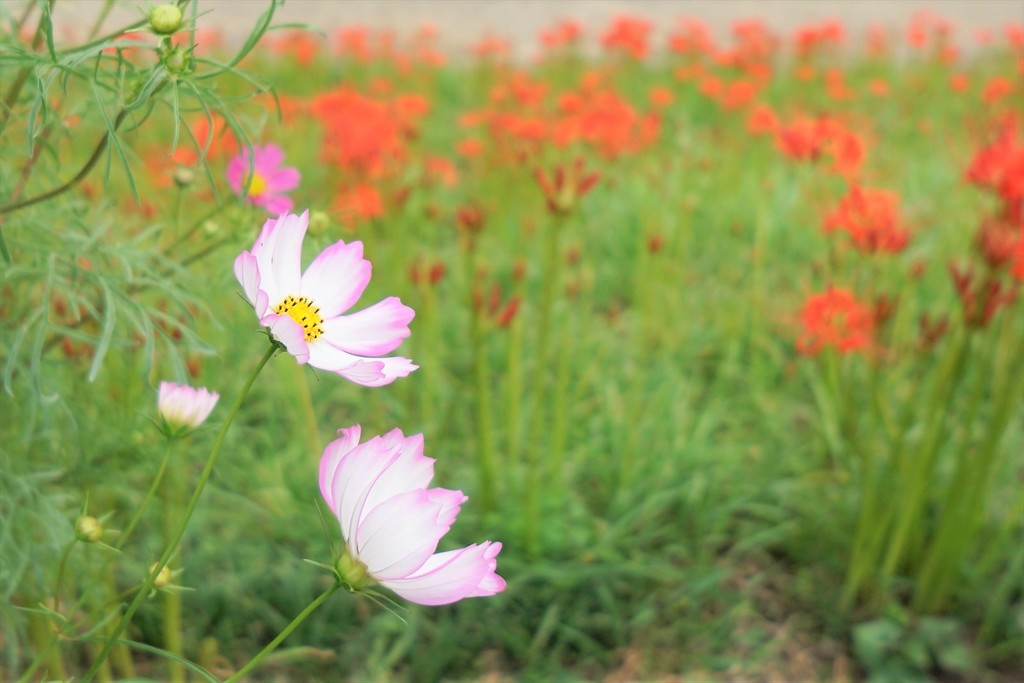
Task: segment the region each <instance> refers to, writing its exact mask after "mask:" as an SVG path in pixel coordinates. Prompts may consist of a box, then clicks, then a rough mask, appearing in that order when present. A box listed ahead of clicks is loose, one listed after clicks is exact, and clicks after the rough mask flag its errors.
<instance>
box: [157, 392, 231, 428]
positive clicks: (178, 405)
mask: <svg viewBox="0 0 1024 683" xmlns="http://www.w3.org/2000/svg"><path fill="white" fill-rule="evenodd" d="M219 398H220V395H219V394H217V392H211V391H207V390H206V389H205V388H200V389H195V388H193V387H190V386H188V385H187V384H173V383H171V382H161V383H160V393H159V396H158V397H157V411H158V412H159V413H160V417H161V418H162V420H163V423H164V427H165V428H166V432H165V433H167V434H168V435H171V436H173V435H176V434H179V433H181V432H185V431H190V430H192V429H195V428H196V427H198V426H199V425H201V424H203V422H205V421H206V418H207V417H209V416H210V413H211V412H212V411H213V407H214V406H215V405H217V400H218V399H219Z"/></svg>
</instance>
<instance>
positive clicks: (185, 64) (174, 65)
mask: <svg viewBox="0 0 1024 683" xmlns="http://www.w3.org/2000/svg"><path fill="white" fill-rule="evenodd" d="M164 66H166V67H167V70H168V71H170V72H171V73H172V74H183V73H188V72H189V71H190V70H191V69H192V55H190V54H189V53H188V52H186V51H185V50H182V49H180V48H177V47H176V48H174V49H173V50H171V51H170V52H168V53H167V54H166V55H165V56H164Z"/></svg>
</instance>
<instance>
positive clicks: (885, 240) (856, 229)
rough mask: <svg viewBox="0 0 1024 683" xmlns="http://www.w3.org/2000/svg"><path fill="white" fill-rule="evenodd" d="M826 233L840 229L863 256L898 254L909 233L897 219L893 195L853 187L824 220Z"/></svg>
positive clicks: (876, 190)
mask: <svg viewBox="0 0 1024 683" xmlns="http://www.w3.org/2000/svg"><path fill="white" fill-rule="evenodd" d="M824 228H825V232H835V231H837V230H840V231H842V232H845V233H847V234H849V235H850V238H851V239H852V240H853V244H854V246H855V247H856V248H857V249H858V250H859V251H862V252H865V253H869V254H872V253H876V252H890V253H894V252H899V251H902V250H903V249H904V248H906V246H907V241H908V240H909V239H910V233H909V232H908V231H907V230H906V228H904V227H903V225H902V223H901V219H900V198H899V195H898V194H896V193H895V192H891V191H889V190H878V189H873V188H865V187H860V186H859V185H854V186H853V187H851V188H850V191H849V192H848V193H847V194H846V196H845V197H843V198H842V200H840V202H839V205H838V206H837V207H836V208H835V209H834V210H833V211H832V212H831V213H830V214H829V215H828V216H826V217H825V223H824Z"/></svg>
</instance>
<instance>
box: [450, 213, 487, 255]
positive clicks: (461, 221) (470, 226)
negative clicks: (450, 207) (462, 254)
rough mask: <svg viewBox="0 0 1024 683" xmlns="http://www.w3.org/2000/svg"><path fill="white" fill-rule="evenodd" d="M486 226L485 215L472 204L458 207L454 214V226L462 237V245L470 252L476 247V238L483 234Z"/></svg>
mask: <svg viewBox="0 0 1024 683" xmlns="http://www.w3.org/2000/svg"><path fill="white" fill-rule="evenodd" d="M486 225H487V214H485V213H484V211H483V209H481V208H480V207H479V206H476V205H474V204H467V205H465V206H460V207H459V209H458V210H457V211H456V212H455V226H456V227H457V228H458V229H459V233H460V234H461V235H462V237H463V240H462V244H463V246H464V247H466V248H467V249H470V250H472V249H473V248H474V247H475V246H476V238H477V236H478V235H479V234H480V233H481V232H483V229H484V227H485V226H486Z"/></svg>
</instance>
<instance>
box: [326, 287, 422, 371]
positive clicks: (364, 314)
mask: <svg viewBox="0 0 1024 683" xmlns="http://www.w3.org/2000/svg"><path fill="white" fill-rule="evenodd" d="M415 315H416V312H415V311H414V310H412V309H411V308H409V307H408V306H406V305H404V304H403V303H402V302H401V300H400V299H399V298H398V297H396V296H391V297H388V298H387V299H384V300H383V301H379V302H377V303H375V304H374V305H372V306H370V307H369V308H364V309H363V310H361V311H358V312H356V313H352V314H350V315H342V316H338V317H337V318H331V319H329V320H325V321H324V324H323V327H324V332H325V336H326V339H327V341H329V342H330V343H331V344H332V345H333V346H336V347H338V348H340V349H343V350H344V351H347V352H349V353H353V354H358V355H368V356H379V355H381V354H385V353H390V352H391V351H394V350H395V349H396V348H398V347H399V346H400V345H401V343H402V340H403V339H405V338H406V337H408V336H409V322H410V321H411V320H412V319H413V317H414V316H415Z"/></svg>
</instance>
